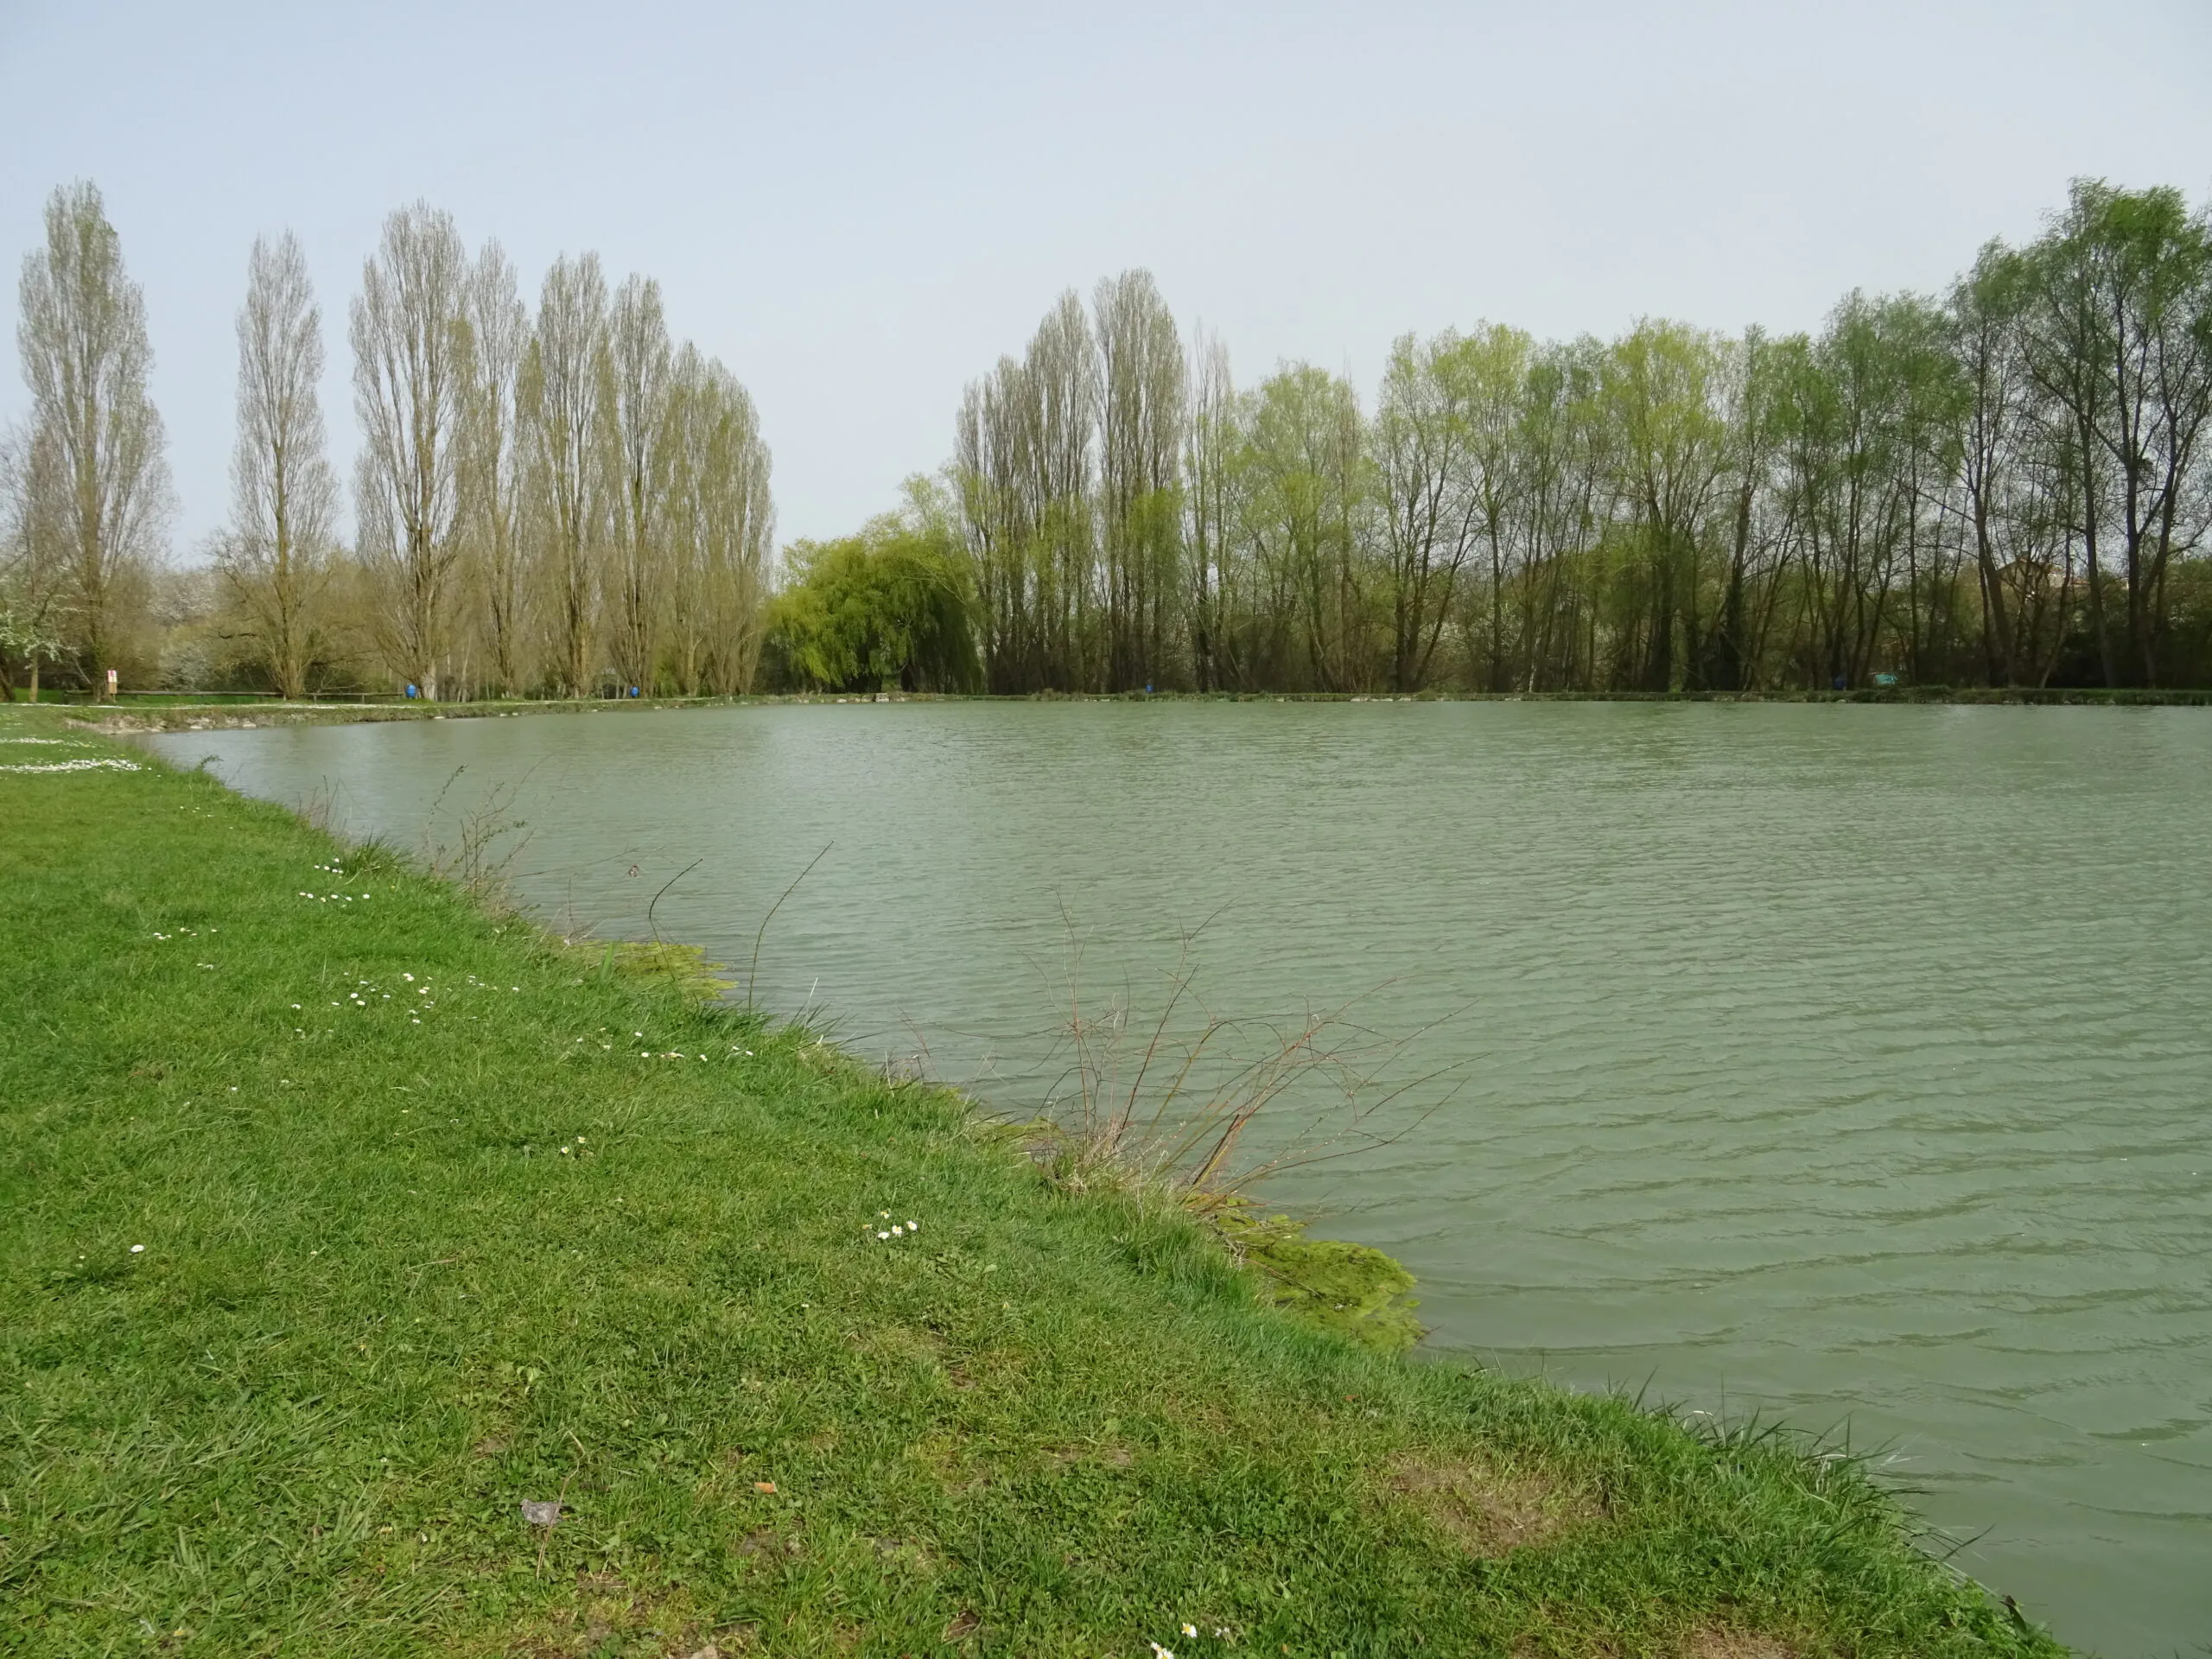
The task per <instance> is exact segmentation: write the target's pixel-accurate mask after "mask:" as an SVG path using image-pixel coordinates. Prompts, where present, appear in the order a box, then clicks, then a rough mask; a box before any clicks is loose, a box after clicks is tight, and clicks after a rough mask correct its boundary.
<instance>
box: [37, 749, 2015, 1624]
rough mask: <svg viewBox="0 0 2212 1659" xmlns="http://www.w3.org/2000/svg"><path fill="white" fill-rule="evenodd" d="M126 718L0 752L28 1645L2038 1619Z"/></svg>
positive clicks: (1760, 1477)
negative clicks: (416, 865)
mask: <svg viewBox="0 0 2212 1659" xmlns="http://www.w3.org/2000/svg"><path fill="white" fill-rule="evenodd" d="M34 718H35V716H34ZM49 733H51V734H54V735H57V736H62V737H65V738H66V740H67V743H68V744H69V745H71V746H72V749H71V753H70V755H69V757H68V758H76V759H85V760H94V759H100V760H130V759H132V758H133V757H131V756H130V753H129V752H128V751H123V750H118V749H114V748H110V747H105V746H99V745H94V744H92V743H91V742H90V741H89V740H86V739H83V738H81V737H78V736H76V735H73V734H68V733H67V732H66V731H65V730H63V729H62V728H53V727H48V726H45V725H38V726H33V725H30V724H28V723H27V722H25V721H20V720H11V721H9V723H8V724H5V725H0V736H4V735H33V734H49ZM15 753H39V754H40V755H41V758H42V759H50V758H51V757H52V755H54V754H60V753H63V751H62V750H61V749H60V748H56V749H54V750H53V751H51V753H48V752H47V751H43V750H35V751H25V750H17V751H15ZM9 758H10V754H9V752H8V751H7V750H4V749H0V764H4V763H5V761H6V760H8V759H9ZM138 765H139V767H140V769H139V770H137V771H132V772H124V771H118V770H89V769H79V770H77V771H73V772H41V773H10V772H0V812H4V813H5V814H6V818H7V822H8V823H9V825H10V835H9V836H8V837H7V838H6V840H5V842H0V893H4V895H5V899H6V902H5V904H4V906H0V963H4V964H5V966H4V968H0V1012H4V1016H5V1018H6V1020H7V1027H8V1030H9V1031H10V1033H11V1036H10V1041H9V1043H8V1044H7V1045H6V1046H4V1047H0V1402H4V1403H0V1610H4V1613H3V1614H0V1652H5V1653H8V1654H11V1655H12V1654H26V1655H29V1654H36V1655H47V1654H79V1653H83V1654H92V1653H140V1652H143V1653H201V1654H209V1655H230V1654H264V1653H269V1654H275V1653H296V1654H314V1655H316V1656H326V1655H356V1654H359V1655H367V1654H393V1655H398V1654H410V1655H412V1654H423V1653H448V1654H457V1655H477V1654H531V1655H569V1654H573V1655H583V1654H594V1655H614V1654H660V1655H673V1654H683V1655H692V1654H697V1653H701V1652H702V1651H706V1650H708V1649H712V1650H713V1651H715V1653H717V1654H721V1655H729V1654H734V1653H761V1654H778V1655H781V1654H816V1653H819V1654H833V1653H834V1654H847V1653H851V1654H861V1655H881V1656H885V1659H892V1656H897V1655H902V1654H923V1653H977V1654H981V1653H1005V1654H1022V1655H1060V1654H1067V1655H1075V1654H1083V1655H1093V1656H1096V1655H1103V1654H1116V1655H1120V1656H1123V1659H1144V1656H1146V1655H1147V1654H1149V1653H1151V1652H1152V1651H1153V1648H1152V1646H1151V1644H1153V1643H1158V1644H1159V1645H1160V1647H1162V1648H1166V1649H1172V1650H1173V1652H1175V1653H1176V1654H1177V1655H1178V1656H1179V1659H1190V1656H1192V1655H1202V1656H1211V1655H1216V1654H1222V1655H1228V1654H1239V1655H1277V1654H1282V1653H1286V1652H1287V1653H1290V1654H1296V1655H1330V1654H1337V1653H1342V1654H1347V1655H1350V1654H1362V1655H1374V1654H1397V1653H1405V1654H1412V1653H1421V1654H1429V1653H1441V1654H1452V1653H1469V1654H1476V1653H1482V1654H1504V1653H1516V1654H1526V1655H1536V1654H1556V1655H1592V1656H1595V1655H1601V1654H1602V1655H1609V1656H1611V1655H1654V1656H1662V1655H1663V1656H1676V1655H1681V1656H1688V1655H1699V1654H1712V1653H1718V1652H1724V1651H1729V1652H1744V1653H1748V1652H1753V1651H1761V1652H1769V1653H1788V1654H1796V1655H1802V1656H1812V1655H1821V1654H1835V1655H1844V1654H1849V1655H1884V1654H1907V1653H1910V1654H1959V1655H1967V1654H1990V1653H2001V1654H2023V1655H2027V1654H2046V1653H2055V1652H2056V1651H2058V1649H2056V1646H2055V1645H2054V1644H2053V1643H2050V1641H2049V1640H2048V1639H2047V1638H2045V1637H2042V1636H2040V1635H2038V1634H2037V1633H2035V1632H2034V1631H2032V1630H2029V1629H2028V1628H2026V1627H2025V1626H2024V1624H2021V1623H2019V1622H2018V1621H2017V1620H2016V1619H2015V1618H2013V1617H2012V1616H2011V1615H2010V1614H2008V1613H2007V1612H2006V1611H2005V1610H2004V1609H2003V1608H2001V1607H1999V1606H1998V1605H1994V1604H1993V1602H1992V1601H1991V1600H1990V1599H1989V1598H1988V1597H1987V1596H1986V1595H1985V1594H1984V1593H1983V1592H1981V1591H1980V1589H1979V1588H1977V1587H1975V1586H1972V1585H1969V1584H1967V1583H1966V1582H1964V1581H1963V1580H1960V1579H1959V1578H1957V1577H1956V1576H1955V1574H1953V1573H1950V1572H1949V1571H1948V1570H1947V1569H1946V1568H1944V1567H1941V1566H1940V1565H1938V1564H1937V1563H1936V1561H1934V1560H1932V1559H1930V1558H1929V1556H1927V1555H1926V1554H1923V1552H1922V1551H1921V1550H1920V1549H1919V1548H1916V1544H1915V1541H1914V1538H1913V1536H1912V1532H1911V1528H1910V1524H1909V1522H1908V1521H1907V1520H1906V1518H1905V1516H1904V1514H1903V1512H1902V1511H1901V1510H1899V1509H1898V1508H1897V1505H1896V1503H1894V1502H1893V1501H1892V1500H1891V1498H1890V1497H1887V1496H1886V1495H1885V1494H1884V1493H1883V1492H1882V1491H1879V1490H1878V1489H1877V1488H1876V1487H1875V1486H1874V1485H1873V1484H1872V1483H1871V1482H1869V1480H1868V1479H1867V1478H1866V1476H1865V1475H1864V1473H1863V1472H1862V1471H1860V1470H1859V1468H1858V1467H1857V1466H1855V1465H1853V1464H1851V1463H1850V1462H1848V1461H1845V1460H1838V1459H1821V1458H1816V1457H1811V1456H1808V1455H1807V1454H1806V1453H1805V1452H1804V1451H1802V1449H1800V1448H1798V1447H1796V1446H1793V1445H1791V1444H1790V1443H1789V1442H1788V1441H1787V1440H1783V1439H1782V1438H1780V1437H1769V1438H1764V1439H1760V1438H1756V1437H1751V1436H1738V1437H1735V1438H1732V1439H1730V1438H1718V1437H1704V1438H1700V1437H1699V1436H1696V1435H1694V1434H1691V1433H1687V1432H1685V1431H1684V1430H1683V1429H1682V1428H1681V1427H1680V1426H1679V1425H1677V1424H1675V1423H1674V1422H1672V1421H1668V1420H1666V1419H1664V1418H1662V1417H1658V1416H1656V1415H1653V1414H1647V1413H1644V1412H1642V1411H1639V1410H1637V1409H1636V1408H1634V1407H1633V1406H1632V1405H1631V1404H1630V1403H1629V1402H1624V1401H1622V1400H1618V1399H1611V1398H1596V1397H1589V1396H1581V1395H1573V1394H1569V1393H1567V1392H1564V1391H1561V1390H1560V1389H1555V1388H1553V1387H1550V1386H1548V1385H1546V1384H1542V1383H1535V1382H1529V1381H1525V1380H1519V1379H1510V1378H1506V1377H1502V1376H1495V1375H1492V1374H1490V1373H1486V1372H1482V1371H1477V1370H1464V1369H1460V1368H1458V1367H1454V1366H1447V1365H1444V1364H1417V1363H1408V1362H1407V1361H1405V1360H1403V1359H1402V1358H1398V1357H1391V1356H1388V1355H1384V1354H1382V1353H1379V1352H1376V1351H1374V1350H1372V1349H1371V1348H1369V1347H1366V1346H1363V1345H1362V1344H1359V1343H1357V1342H1353V1341H1349V1340H1345V1339H1343V1338H1338V1337H1335V1336H1332V1335H1330V1334H1328V1333H1326V1332H1317V1331H1315V1330H1313V1329H1310V1328H1308V1327H1306V1326H1305V1325H1300V1323H1298V1322H1296V1321H1294V1320H1293V1319H1287V1318H1285V1317H1284V1316H1283V1314H1282V1313H1281V1312H1280V1311H1279V1310H1276V1309H1274V1308H1272V1307H1270V1306H1268V1305H1267V1298H1266V1294H1265V1292H1264V1287H1263V1286H1262V1282H1261V1281H1260V1279H1259V1277H1258V1275H1257V1274H1255V1271H1254V1270H1253V1269H1252V1268H1243V1267H1240V1266H1239V1265H1238V1264H1237V1262H1236V1260H1235V1259H1234V1258H1233V1256H1232V1255H1231V1254H1230V1252H1229V1251H1228V1250H1227V1249H1224V1246H1223V1245H1222V1243H1221V1242H1220V1239H1219V1237H1218V1236H1217V1234H1216V1233H1214V1232H1213V1231H1211V1230H1208V1229H1206V1228H1205V1227H1202V1226H1200V1225H1198V1224H1196V1223H1195V1222H1193V1221H1192V1219H1191V1218H1190V1217H1188V1216H1187V1215H1185V1214H1184V1213H1182V1212H1181V1211H1180V1210H1179V1209H1178V1208H1177V1207H1176V1206H1173V1205H1165V1204H1160V1203H1155V1202H1147V1201H1144V1200H1143V1199H1142V1198H1141V1197H1139V1196H1135V1195H1132V1194H1131V1193H1130V1192H1126V1191H1121V1190H1116V1189H1114V1188H1112V1187H1111V1186H1110V1185H1109V1186H1092V1187H1090V1189H1088V1190H1082V1191H1077V1190H1071V1189H1070V1187H1069V1186H1068V1185H1065V1183H1055V1182H1054V1181H1052V1180H1051V1179H1046V1178H1044V1177H1043V1176H1042V1175H1040V1173H1039V1166H1038V1165H1037V1164H1036V1162H1035V1161H1034V1160H1032V1159H1031V1158H1030V1157H1028V1156H1027V1155H1025V1152H1024V1149H1023V1147H1022V1146H1021V1145H1020V1142H1019V1141H1018V1140H1014V1139H1010V1138H1009V1137H1007V1136H1006V1135H1002V1134H999V1133H996V1132H994V1131H992V1130H991V1129H989V1128H988V1127H987V1126H983V1125H980V1124H979V1123H978V1122H976V1120H975V1119H974V1118H973V1116H971V1115H969V1113H968V1112H966V1111H965V1110H964V1109H963V1106H962V1105H961V1103H959V1102H958V1100H957V1098H955V1097H953V1096H949V1095H947V1094H946V1093H945V1092H944V1091H942V1090H934V1089H931V1088H927V1087H925V1086H922V1085H919V1084H899V1083H895V1082H891V1081H887V1080H886V1079H885V1078H884V1077H881V1076H880V1074H879V1073H877V1072H875V1071H873V1070H871V1069H869V1068H866V1067H863V1066H861V1065H858V1064H857V1063H855V1062H854V1061H851V1060H849V1058H846V1057H844V1056H843V1055H842V1054H841V1053H840V1052H838V1051H836V1049H835V1048H833V1047H831V1046H828V1045H827V1044H825V1043H823V1041H821V1040H820V1039H818V1038H817V1036H815V1035H814V1034H812V1033H809V1032H806V1031H804V1030H797V1029H791V1028H786V1027H777V1026H775V1025H773V1024H772V1022H769V1021H767V1020H764V1019H761V1018H760V1017H758V1016H753V1015H747V1014H744V1013H742V1012H741V1011H734V1010H732V1009H729V1008H728V1007H722V1006H720V1005H716V1004H711V1003H709V1002H706V1001H702V1000H701V998H700V997H698V996H697V995H695V994H694V993H695V989H696V988H694V987H691V986H688V985H685V984H682V983H677V982H666V981H665V979H664V977H656V976H645V977H640V976H637V975H634V974H632V973H627V972H622V971H614V970H609V971H605V972H602V971H601V970H600V969H601V962H602V961H603V960H604V958H603V957H601V956H600V955H595V954H594V952H592V951H590V950H574V949H565V948H562V947H560V946H558V945H556V944H553V943H552V942H550V941H549V940H548V939H547V938H545V937H544V936H543V934H542V933H540V932H539V931H537V930H536V929H535V928H534V927H531V926H529V925H524V924H522V923H521V922H519V921H518V919H517V918H512V917H511V916H509V917H502V916H499V915H497V914H493V913H490V912H486V910H485V909H484V908H483V907H482V906H480V905H479V904H478V903H476V902H475V901H474V900H473V899H470V898H469V897H467V895H466V894H464V893H461V892H460V891H459V890H457V889H456V888H454V887H452V886H450V885H448V884H443V883H440V882H437V881H435V880H430V879H428V878H427V877H425V876H423V875H421V874H416V873H414V872H413V871H411V870H410V869H409V868H406V867H404V865H402V864H401V863H399V862H397V861H392V860H390V859H389V858H385V859H384V860H382V861H376V862H373V863H364V862H363V861H359V860H352V859H349V855H348V854H347V852H346V849H343V848H341V847H340V846H338V845H337V844H336V843H334V842H332V841H331V840H329V839H328V838H327V836H323V835H321V833H319V832H317V831H315V830H314V829H312V828H310V827H309V826H307V825H305V824H303V823H301V822H300V821H299V820H298V819H297V818H296V817H292V816H291V815H289V814H287V813H284V812H283V811H280V810H277V809H274V808H271V807H269V806H265V805H261V804H253V803H250V802H246V801H243V800H240V799H238V798H235V797H233V796H232V795H230V794H228V793H227V792H226V791H223V790H222V789H221V788H220V786H219V785H217V784H216V783H215V782H214V781H213V780H212V779H207V778H204V777H199V776H194V775H190V774H182V773H177V772H169V771H167V770H164V769H162V768H160V767H157V766H153V765H151V764H150V763H147V762H144V761H143V760H140V761H139V762H138ZM1256 1254H1257V1253H1256V1252H1255V1255H1256ZM526 1504H528V1505H535V1506H537V1507H536V1508H535V1509H532V1510H525V1507H524V1506H525V1505H526ZM549 1505H550V1506H556V1507H554V1508H550V1509H549V1508H547V1507H545V1506H549ZM533 1517H534V1518H533ZM544 1523H550V1524H544ZM1186 1629H1187V1630H1189V1631H1192V1632H1195V1634H1185V1630H1186ZM1716 1644H1718V1645H1716ZM1731 1644H1732V1645H1731ZM1745 1644H1751V1645H1745ZM1762 1644H1763V1645H1762Z"/></svg>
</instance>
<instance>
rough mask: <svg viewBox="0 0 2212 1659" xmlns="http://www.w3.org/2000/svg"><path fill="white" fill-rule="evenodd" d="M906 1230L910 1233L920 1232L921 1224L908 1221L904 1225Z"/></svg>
mask: <svg viewBox="0 0 2212 1659" xmlns="http://www.w3.org/2000/svg"><path fill="white" fill-rule="evenodd" d="M906 1230H907V1231H908V1232H910V1233H918V1232H920V1231H921V1230H922V1224H921V1223H920V1222H918V1221H910V1222H908V1223H907V1224H906Z"/></svg>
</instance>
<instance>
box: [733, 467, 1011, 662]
mask: <svg viewBox="0 0 2212 1659" xmlns="http://www.w3.org/2000/svg"><path fill="white" fill-rule="evenodd" d="M910 498H911V499H910V501H909V504H908V505H907V507H906V509H905V510H904V511H902V512H895V513H886V514H884V515H883V516H881V517H880V518H874V519H871V520H870V521H869V522H868V524H867V525H866V527H865V528H863V529H862V530H861V532H860V534H858V535H857V536H843V537H838V538H836V540H834V541H823V542H817V541H802V542H795V543H792V544H791V548H790V549H789V550H788V551H787V553H786V555H785V557H786V558H787V559H788V560H789V562H790V567H791V574H790V579H789V580H788V582H786V585H785V588H784V590H783V592H782V593H780V594H778V595H777V596H776V600H775V602H774V605H773V607H772V612H771V615H770V618H769V645H770V650H771V652H772V656H773V658H774V659H775V661H776V663H777V664H778V666H779V668H780V670H781V673H782V677H784V678H785V681H786V682H787V683H791V684H793V685H795V686H801V687H805V688H807V689H810V690H821V691H880V690H890V689H892V688H893V687H896V688H898V689H899V690H904V691H972V690H977V689H979V688H980V687H981V685H982V659H981V658H979V657H978V656H977V654H976V639H975V634H974V632H973V631H972V629H971V628H970V626H969V614H970V613H969V605H970V595H969V592H968V581H967V564H966V561H965V560H964V559H963V556H962V555H961V550H960V548H959V546H958V544H957V542H956V541H955V539H954V534H953V531H952V528H951V525H950V522H949V520H948V518H947V517H946V516H945V514H944V512H941V511H939V510H938V504H937V502H936V499H935V498H934V497H933V496H932V495H931V493H930V492H929V490H928V488H927V487H926V486H923V485H919V484H917V485H915V486H910Z"/></svg>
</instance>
